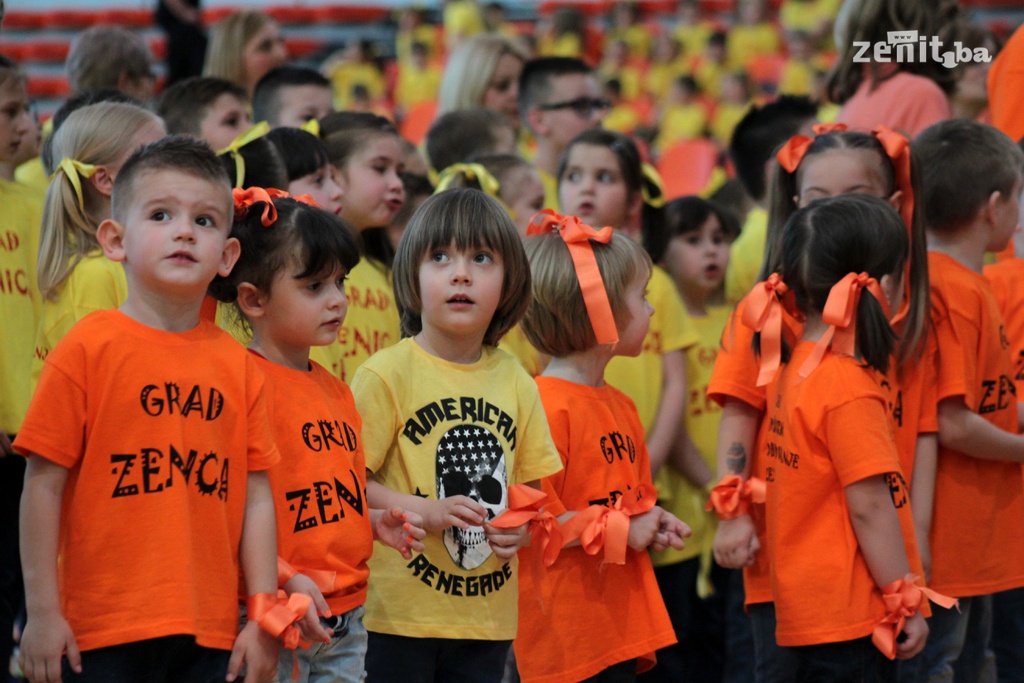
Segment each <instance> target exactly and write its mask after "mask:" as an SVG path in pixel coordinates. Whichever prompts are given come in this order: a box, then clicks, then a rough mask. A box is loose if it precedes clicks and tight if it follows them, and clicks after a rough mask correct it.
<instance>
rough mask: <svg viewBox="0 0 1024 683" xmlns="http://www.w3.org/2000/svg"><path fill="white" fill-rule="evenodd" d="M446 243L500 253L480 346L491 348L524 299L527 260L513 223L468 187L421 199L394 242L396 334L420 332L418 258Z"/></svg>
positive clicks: (527, 289) (512, 321) (522, 307)
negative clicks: (494, 300)
mask: <svg viewBox="0 0 1024 683" xmlns="http://www.w3.org/2000/svg"><path fill="white" fill-rule="evenodd" d="M451 244H454V245H455V248H456V249H459V250H466V249H473V248H477V247H487V248H488V249H491V250H492V251H494V252H495V253H496V254H498V255H499V256H500V257H501V262H502V265H503V266H504V268H505V277H504V281H503V282H502V287H501V299H500V301H499V302H498V307H497V308H496V309H495V311H494V317H493V318H492V319H491V324H490V325H489V326H488V327H487V332H486V333H485V334H484V344H487V345H490V346H497V345H498V341H499V340H500V339H501V338H502V336H503V335H504V334H505V333H506V332H508V331H509V330H510V329H512V327H513V326H514V325H515V324H516V323H517V322H519V319H520V318H522V317H523V313H525V312H526V307H527V306H528V305H529V303H530V286H531V285H530V264H529V262H528V261H527V260H526V252H525V251H524V250H523V242H522V240H521V239H520V237H519V233H518V231H516V226H515V224H513V223H512V219H511V218H509V216H508V213H507V212H506V211H505V209H504V208H503V207H502V206H501V204H499V203H498V201H497V200H496V199H494V198H492V197H489V196H488V195H487V194H486V193H484V192H481V191H480V190H472V189H469V188H455V189H451V190H445V191H444V192H441V193H440V194H435V195H434V196H433V197H431V198H430V199H428V200H427V201H425V202H424V203H423V206H421V207H420V208H419V210H417V211H416V213H415V214H413V217H412V220H410V221H409V225H408V226H406V228H405V233H404V234H403V235H402V239H401V241H400V242H399V243H398V251H397V252H396V254H395V266H394V283H395V303H396V304H397V305H398V313H399V315H401V317H402V335H403V336H407V337H413V336H416V335H417V334H419V333H420V332H421V331H422V330H423V319H422V317H421V315H422V312H423V299H422V294H421V292H420V276H419V273H420V265H421V264H422V262H423V259H424V256H425V255H426V254H427V253H429V252H430V251H432V250H434V249H438V248H441V247H448V246H449V245H451Z"/></svg>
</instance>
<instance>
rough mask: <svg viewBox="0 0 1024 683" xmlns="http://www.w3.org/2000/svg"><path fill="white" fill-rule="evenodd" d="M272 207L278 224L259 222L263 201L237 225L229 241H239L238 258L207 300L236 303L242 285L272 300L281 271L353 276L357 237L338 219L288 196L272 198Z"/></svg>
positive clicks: (303, 275)
mask: <svg viewBox="0 0 1024 683" xmlns="http://www.w3.org/2000/svg"><path fill="white" fill-rule="evenodd" d="M274 208H275V209H277V220H275V221H274V224H273V226H271V227H270V228H267V227H265V226H264V225H263V223H262V222H261V215H262V214H263V202H257V203H255V204H253V205H252V206H251V207H249V209H248V211H247V212H246V214H245V216H243V217H241V218H240V219H236V220H235V222H234V225H233V226H232V228H231V236H232V237H235V238H237V239H238V241H239V243H240V244H241V247H242V250H241V252H242V253H241V256H239V258H238V262H237V263H235V267H234V268H233V269H232V270H231V273H230V275H228V276H227V277H220V276H218V277H217V278H216V279H214V281H213V283H211V285H210V295H211V296H213V297H214V298H215V299H217V300H218V301H223V302H225V303H233V302H235V301H236V300H237V299H238V287H239V286H240V285H241V284H242V283H244V282H248V283H249V284H252V285H253V286H255V287H256V289H258V290H260V292H263V293H266V294H270V295H271V296H272V295H273V294H272V292H271V283H273V281H274V278H275V277H276V276H277V273H278V272H279V271H280V270H281V269H282V268H290V269H292V270H295V271H298V272H296V273H295V274H294V275H293V276H292V277H294V278H295V279H302V278H307V277H313V276H316V275H319V274H321V273H327V272H331V271H333V270H334V269H335V268H337V267H339V266H340V267H342V268H344V269H345V272H347V273H348V272H352V269H353V268H354V267H355V265H356V264H357V263H358V262H359V237H358V236H357V235H356V232H355V230H353V229H352V227H351V226H350V225H349V224H348V223H346V222H345V221H344V220H342V219H341V218H338V217H337V216H335V215H334V214H332V213H330V212H329V211H324V210H323V209H321V208H319V207H316V206H313V205H311V204H305V203H303V202H300V201H296V200H295V199H292V198H291V197H282V198H278V199H275V200H274ZM296 254H298V255H299V256H298V261H297V262H296V261H295V255H296Z"/></svg>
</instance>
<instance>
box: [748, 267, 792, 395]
mask: <svg viewBox="0 0 1024 683" xmlns="http://www.w3.org/2000/svg"><path fill="white" fill-rule="evenodd" d="M788 292H789V287H787V286H786V283H785V282H783V281H782V277H781V276H780V275H779V274H778V273H772V274H771V275H769V276H768V279H767V280H765V281H764V282H759V283H757V284H756V285H755V286H754V289H752V290H751V291H750V294H748V295H747V299H746V302H745V303H744V305H743V318H742V320H743V324H744V325H746V326H747V327H749V328H750V329H752V330H754V331H755V332H760V333H761V368H760V369H759V370H758V373H757V386H759V387H762V386H764V385H766V384H768V383H769V382H771V381H772V377H774V376H775V371H776V370H778V369H779V365H781V364H782V297H784V296H785V295H786V294H787V293H788Z"/></svg>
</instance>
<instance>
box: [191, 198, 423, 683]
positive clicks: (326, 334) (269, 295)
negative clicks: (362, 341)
mask: <svg viewBox="0 0 1024 683" xmlns="http://www.w3.org/2000/svg"><path fill="white" fill-rule="evenodd" d="M234 208H235V220H234V225H233V226H232V229H231V236H232V237H234V238H236V239H237V240H238V241H239V243H240V244H241V247H242V250H243V253H242V255H241V256H240V257H239V259H238V262H237V263H236V264H235V267H234V268H233V269H232V271H231V273H230V274H229V275H228V276H226V277H219V278H217V280H215V281H214V283H213V284H212V285H211V288H210V289H211V293H212V294H213V295H214V296H216V297H217V298H219V299H220V300H221V301H223V302H225V303H230V304H233V305H234V306H236V307H237V309H238V311H239V313H240V314H241V315H242V316H243V317H244V318H245V320H246V322H247V324H248V325H249V327H250V328H251V329H252V341H251V342H250V343H249V350H250V351H252V352H253V355H254V356H255V357H256V364H257V365H258V366H259V369H260V371H261V373H262V375H263V376H264V377H265V379H266V383H265V385H264V390H265V393H266V396H267V399H268V400H267V416H268V418H269V419H270V424H271V429H272V431H273V434H274V441H275V442H276V443H277V446H278V448H279V449H280V451H281V461H280V462H279V463H278V464H276V465H275V466H273V467H271V468H270V470H269V471H268V473H267V474H268V477H269V479H270V489H271V491H272V494H273V497H274V499H275V506H274V507H275V508H276V510H277V512H278V518H277V552H278V587H279V588H280V589H282V590H284V591H285V592H286V593H287V594H288V595H289V596H290V595H293V594H296V593H298V594H301V595H306V596H308V597H309V598H310V599H311V601H312V602H311V604H310V606H309V608H308V611H307V612H306V616H305V619H303V621H302V622H301V624H300V629H301V630H302V634H303V636H304V637H305V638H306V639H307V640H308V641H311V642H312V643H313V645H312V647H310V648H308V649H306V648H296V649H287V648H282V649H281V652H280V655H279V660H278V670H279V674H280V676H281V677H282V678H289V677H292V672H293V670H294V672H295V673H296V677H297V678H298V679H299V680H303V681H308V680H311V679H313V680H328V679H329V680H335V681H337V680H358V679H359V678H360V676H361V675H362V673H363V659H364V657H365V653H366V630H365V629H364V627H363V624H362V616H363V603H364V602H365V600H366V581H367V577H368V576H369V569H368V567H367V565H366V563H367V560H368V559H369V558H370V555H371V553H372V552H373V541H374V540H380V541H382V542H383V543H385V544H386V545H389V546H391V547H393V548H395V549H397V550H398V551H399V552H400V553H402V555H404V556H405V557H406V559H409V558H411V557H412V552H413V551H414V550H422V549H423V546H422V544H421V543H420V542H419V540H417V539H419V538H422V537H423V535H424V532H423V530H422V529H421V528H419V527H420V523H419V518H418V517H416V516H415V515H406V513H405V512H404V511H403V510H401V509H397V508H393V509H391V510H386V511H385V510H367V511H366V514H364V512H363V505H362V501H359V502H358V503H356V502H355V500H354V498H353V497H352V496H351V494H349V497H348V498H346V497H345V494H344V493H343V489H342V488H341V485H340V484H337V486H338V488H337V490H335V491H334V495H335V496H336V498H335V502H336V503H337V504H338V505H339V506H341V510H342V512H340V513H339V514H338V515H336V516H335V517H334V519H333V523H331V524H321V525H319V526H317V527H314V528H308V527H297V526H296V525H295V523H294V514H293V512H292V511H290V510H289V502H288V501H289V500H291V498H292V497H293V496H294V494H293V493H291V492H293V491H295V490H299V489H301V488H302V487H306V486H309V482H311V481H335V482H337V481H347V482H350V483H351V484H354V485H356V486H359V487H360V488H361V487H364V486H365V477H366V468H365V467H364V466H363V452H362V449H361V448H360V447H359V443H358V440H357V437H355V436H352V437H351V438H349V439H347V440H346V446H343V447H341V448H336V449H333V450H332V453H331V457H329V458H325V457H323V454H322V453H319V452H317V451H318V450H319V449H314V448H312V447H311V446H310V441H309V439H308V438H307V436H306V434H305V432H302V433H301V435H300V431H301V430H299V429H296V426H297V425H302V424H303V423H305V422H306V421H307V420H309V416H310V415H318V416H330V420H332V421H333V422H331V424H335V425H338V427H337V429H338V432H339V433H345V434H349V433H351V434H353V435H356V434H359V432H360V422H361V420H360V417H359V413H358V412H356V406H355V401H354V399H353V398H352V391H351V390H350V389H349V388H348V386H347V385H346V384H345V383H344V382H342V381H341V380H339V379H338V378H337V377H336V376H334V375H333V373H332V372H330V370H329V369H327V368H325V367H323V366H321V365H319V364H318V363H316V362H315V361H313V360H312V359H311V358H310V348H311V347H314V348H315V347H322V346H325V345H328V344H331V343H333V342H334V341H335V340H336V339H337V334H338V328H339V327H340V326H341V321H342V320H343V319H344V317H345V309H346V299H345V276H346V275H347V274H348V272H349V271H350V270H352V268H353V267H354V266H355V265H356V263H358V261H359V243H358V239H357V237H356V234H355V231H354V230H352V228H351V227H349V226H348V225H346V224H345V223H344V222H343V221H342V220H341V219H339V218H338V217H337V216H335V215H333V214H331V213H328V212H327V211H324V210H323V209H321V208H319V207H317V206H313V205H311V204H307V203H305V202H304V201H297V200H295V199H292V198H290V197H288V196H287V195H286V194H284V193H282V192H277V191H274V190H270V191H269V192H268V191H267V190H265V189H263V188H253V189H250V190H237V189H236V190H235V191H234ZM306 431H308V430H306ZM338 443H339V444H340V443H341V442H340V441H339V442H338ZM342 500H344V501H345V502H347V503H348V505H349V506H350V508H349V512H350V514H344V505H343V503H342ZM353 512H355V513H357V514H351V513H353ZM324 573H329V574H330V575H331V576H332V578H331V579H330V580H324V579H322V578H320V579H317V578H316V577H317V576H319V575H322V574H324Z"/></svg>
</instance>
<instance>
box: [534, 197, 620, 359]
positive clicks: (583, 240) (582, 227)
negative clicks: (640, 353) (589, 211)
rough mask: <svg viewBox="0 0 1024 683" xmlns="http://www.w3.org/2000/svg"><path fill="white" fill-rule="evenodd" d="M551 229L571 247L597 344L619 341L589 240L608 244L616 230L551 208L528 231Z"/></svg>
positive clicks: (538, 214) (537, 215)
mask: <svg viewBox="0 0 1024 683" xmlns="http://www.w3.org/2000/svg"><path fill="white" fill-rule="evenodd" d="M550 232H557V233H558V234H559V235H560V236H561V237H562V239H563V240H564V241H565V244H566V246H567V247H569V255H570V256H571V257H572V263H573V265H574V266H575V267H576V277H577V279H579V281H580V289H581V290H582V292H583V303H584V304H586V307H587V315H589V316H590V324H591V325H592V326H593V328H594V336H595V337H596V338H597V343H598V344H614V343H616V342H617V341H619V331H618V327H617V326H616V324H615V316H614V315H613V314H612V305H611V303H610V302H609V301H608V290H606V289H605V286H604V280H603V279H602V278H601V271H600V270H598V267H597V258H596V257H595V256H594V248H593V247H592V246H591V244H590V240H594V241H595V242H599V243H601V244H608V242H609V241H610V240H611V238H612V234H613V232H614V230H613V229H612V228H610V227H607V226H606V227H603V228H601V229H600V230H597V229H595V228H592V227H591V226H589V225H587V224H586V223H584V222H583V221H581V220H580V219H579V218H577V217H576V216H562V215H561V214H558V213H556V212H554V211H552V210H551V209H544V210H543V211H540V212H539V213H537V214H534V216H533V218H531V219H530V227H529V228H528V229H527V231H526V234H527V235H546V234H548V233H550Z"/></svg>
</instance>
